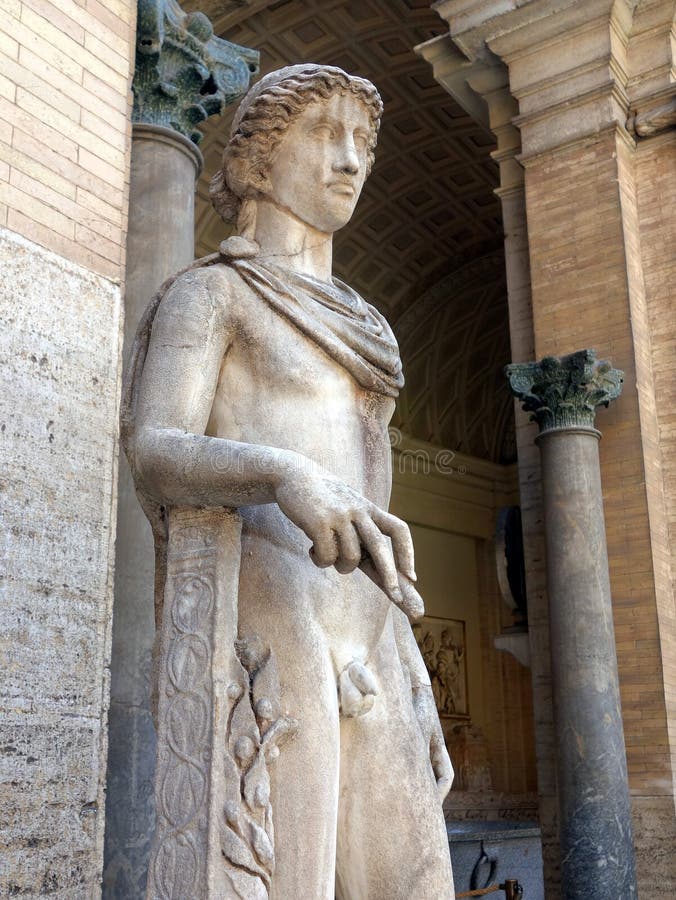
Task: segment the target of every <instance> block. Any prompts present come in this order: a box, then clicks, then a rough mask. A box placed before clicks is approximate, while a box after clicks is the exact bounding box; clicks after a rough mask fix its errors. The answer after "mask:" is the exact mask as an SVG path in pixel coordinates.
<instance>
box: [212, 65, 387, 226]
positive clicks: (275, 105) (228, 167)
mask: <svg viewBox="0 0 676 900" xmlns="http://www.w3.org/2000/svg"><path fill="white" fill-rule="evenodd" d="M336 92H339V93H343V94H354V95H355V96H356V97H358V98H359V99H360V100H361V101H362V102H363V103H364V106H365V107H366V110H367V112H368V115H369V121H370V125H371V128H370V132H369V140H368V155H367V164H366V166H367V168H366V173H367V175H368V173H369V172H370V170H371V166H372V165H373V159H374V151H375V147H376V142H377V139H378V129H379V127H380V117H381V115H382V112H383V104H382V101H381V99H380V95H379V93H378V91H377V90H376V88H375V86H374V85H373V84H371V82H370V81H367V80H366V79H365V78H358V77H356V76H354V75H348V74H347V73H346V72H344V71H343V70H342V69H338V68H336V67H334V66H318V65H309V64H308V65H300V66H289V67H287V68H285V69H279V70H278V71H276V72H271V73H270V74H269V75H266V76H265V78H263V79H261V81H259V82H258V83H257V84H256V85H254V87H253V88H252V89H251V90H250V91H249V93H248V94H247V95H246V96H245V97H244V99H243V100H242V102H241V104H240V107H239V109H238V111H237V114H236V115H235V119H234V121H233V124H232V130H231V134H230V140H229V142H228V144H227V146H226V148H225V150H224V152H223V162H222V165H221V168H220V169H219V171H218V172H217V173H216V174H215V175H214V177H213V178H212V179H211V185H210V188H209V195H210V197H211V202H212V204H213V206H214V209H215V210H216V212H217V213H218V214H219V215H220V216H221V218H222V219H223V220H224V221H225V222H229V223H232V222H235V223H236V229H237V232H238V233H239V234H241V235H244V236H246V237H252V236H253V230H254V227H255V208H256V207H255V202H254V201H255V199H256V197H257V196H258V195H259V192H258V190H257V189H256V183H258V184H261V183H262V182H263V181H264V179H265V178H266V176H267V171H268V168H269V166H270V164H271V163H272V162H273V160H274V158H275V154H276V151H277V149H278V147H279V145H280V142H281V140H282V137H283V135H284V132H285V131H286V129H287V128H288V127H289V125H291V123H292V122H293V120H294V119H295V118H296V116H298V115H299V114H300V113H301V112H303V110H304V109H305V107H306V106H307V104H308V103H312V102H313V101H316V100H326V99H328V98H329V97H330V96H331V95H332V94H334V93H336Z"/></svg>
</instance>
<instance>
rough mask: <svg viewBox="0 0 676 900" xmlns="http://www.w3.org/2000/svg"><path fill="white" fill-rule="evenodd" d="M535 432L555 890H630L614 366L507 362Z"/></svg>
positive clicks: (611, 897) (604, 897)
mask: <svg viewBox="0 0 676 900" xmlns="http://www.w3.org/2000/svg"><path fill="white" fill-rule="evenodd" d="M507 375H508V378H509V382H510V385H511V388H512V391H513V393H514V394H515V395H516V396H517V397H518V398H519V399H520V400H521V401H522V403H523V406H524V409H525V410H526V411H529V412H532V413H533V418H534V419H535V420H536V421H537V422H538V425H539V428H540V433H539V435H538V437H537V439H536V441H537V443H538V445H539V447H540V451H541V456H542V488H543V500H544V510H545V539H546V554H547V592H548V596H549V617H550V640H551V656H552V686H553V694H554V715H555V725H556V734H557V770H558V788H559V807H560V835H561V855H562V879H561V881H562V896H563V897H564V900H619V898H622V900H629V898H632V897H636V896H637V892H636V876H635V872H634V848H633V836H632V827H631V808H630V803H629V789H628V780H627V764H626V757H625V747H624V733H623V730H622V711H621V708H620V695H619V685H618V674H617V657H616V652H615V636H614V628H613V610H612V603H611V598H610V581H609V575H608V554H607V550H606V536H605V526H604V516H603V494H602V490H601V475H600V466H599V452H598V441H599V438H600V436H601V435H600V432H598V431H597V430H596V429H595V428H594V415H595V410H596V407H597V406H599V405H600V404H604V405H606V406H607V405H608V403H609V402H610V401H611V400H614V399H615V398H616V397H618V396H619V394H620V391H621V386H622V372H620V371H618V370H617V369H612V368H611V366H610V364H609V363H607V362H600V361H597V360H596V356H595V354H594V352H593V351H591V350H581V351H579V352H578V353H573V354H571V355H570V356H563V357H546V358H545V359H543V360H542V361H541V362H539V363H521V364H513V365H510V366H508V367H507Z"/></svg>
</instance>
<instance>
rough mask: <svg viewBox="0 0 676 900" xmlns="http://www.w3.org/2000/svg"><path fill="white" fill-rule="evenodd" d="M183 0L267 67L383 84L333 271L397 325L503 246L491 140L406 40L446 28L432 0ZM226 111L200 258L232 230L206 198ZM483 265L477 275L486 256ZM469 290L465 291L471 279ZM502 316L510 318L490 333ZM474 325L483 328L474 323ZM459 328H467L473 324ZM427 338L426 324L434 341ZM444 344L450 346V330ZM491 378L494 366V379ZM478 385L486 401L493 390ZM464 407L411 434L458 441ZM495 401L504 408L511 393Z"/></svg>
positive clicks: (472, 446)
mask: <svg viewBox="0 0 676 900" xmlns="http://www.w3.org/2000/svg"><path fill="white" fill-rule="evenodd" d="M183 5H184V7H185V8H186V9H197V8H199V9H201V10H202V11H203V12H205V13H206V14H207V15H208V16H209V17H210V19H211V21H212V22H213V24H214V30H215V31H216V33H217V34H219V35H220V36H221V37H224V38H227V39H228V40H231V41H234V42H235V43H238V44H243V45H244V46H247V47H251V48H254V49H256V50H259V51H260V54H261V73H262V74H265V73H267V72H269V71H271V70H273V69H276V68H279V67H280V66H283V65H289V64H293V63H298V62H320V63H328V64H331V65H337V66H340V67H341V68H343V69H345V70H346V71H348V72H352V73H355V74H358V75H363V76H365V77H366V78H369V79H370V80H371V81H373V82H374V83H375V84H376V86H377V87H378V90H379V91H380V93H381V96H382V98H383V102H384V106H385V113H384V117H383V123H382V127H381V132H380V139H379V143H378V148H377V150H376V163H375V166H374V168H373V172H372V173H371V176H370V178H369V180H368V182H367V183H366V186H365V188H364V191H363V194H362V197H361V200H360V202H359V205H358V207H357V211H356V213H355V216H354V218H353V219H352V221H351V223H350V224H349V225H348V226H347V227H346V228H345V229H344V230H343V231H342V232H339V233H338V234H337V235H336V237H335V241H334V248H335V249H334V269H335V272H336V274H337V275H338V276H339V277H341V278H342V279H343V280H345V281H347V282H348V283H349V284H351V285H352V286H353V287H354V288H356V289H357V290H358V291H359V292H360V293H361V294H362V295H363V296H364V297H365V298H366V299H368V300H369V301H370V302H372V303H374V304H375V305H376V306H377V307H379V308H380V309H381V310H382V311H383V312H384V313H385V314H386V315H387V316H388V317H389V319H390V321H391V322H392V323H393V325H394V328H395V332H397V331H398V330H399V329H398V325H397V322H398V320H399V321H400V322H403V321H406V322H410V321H411V319H410V314H411V312H412V311H413V310H414V308H415V305H416V303H417V302H418V301H419V299H420V298H421V297H422V296H423V294H425V292H426V291H428V290H429V289H431V288H432V287H433V286H434V285H437V284H438V283H439V282H441V281H442V279H443V283H444V285H446V289H447V290H450V291H451V292H452V290H453V287H452V285H453V279H452V278H450V279H449V278H448V276H449V275H451V273H453V272H454V271H456V270H459V269H461V268H463V267H465V266H466V264H467V263H468V262H471V261H473V260H477V259H479V258H482V257H486V256H487V254H492V253H493V252H494V251H496V250H498V249H499V248H500V247H501V246H502V228H501V220H500V211H499V203H498V201H497V198H496V197H495V195H494V193H493V189H494V188H495V186H496V184H497V168H496V166H495V165H494V163H493V162H492V160H491V159H490V151H491V150H492V149H493V146H494V144H493V141H492V139H491V136H490V135H489V134H487V133H486V132H484V131H483V130H482V129H481V128H480V127H479V126H478V125H476V123H474V122H473V121H472V120H471V119H470V118H469V116H467V114H466V113H465V112H464V111H463V110H462V109H461V108H460V107H459V106H458V105H457V104H456V103H455V102H454V101H453V100H452V98H451V97H450V96H449V95H448V94H447V93H446V92H445V91H444V89H443V88H442V87H440V86H439V85H438V84H437V83H436V82H435V81H434V79H433V77H432V72H431V69H430V67H429V65H428V64H427V63H426V62H425V61H424V60H422V59H420V58H419V57H418V56H417V55H416V54H415V53H414V52H413V49H412V48H413V47H414V46H415V45H416V44H418V43H421V42H422V41H425V40H427V39H429V38H431V37H434V36H435V35H438V34H442V33H443V32H444V30H445V28H444V23H443V22H442V21H441V19H440V18H439V16H437V14H436V13H435V12H434V11H433V10H431V9H430V3H429V0H276V2H264V0H258V2H257V0H249V2H247V0H244V2H241V0H206V3H205V2H201V3H195V2H194V0H190V2H186V3H184V4H183ZM231 116H232V111H229V114H226V115H225V116H222V117H221V118H220V119H215V120H210V121H208V122H207V123H205V124H204V125H203V126H201V128H202V130H203V131H204V132H205V137H204V140H203V142H202V144H201V148H202V151H203V153H204V157H205V171H204V173H203V175H202V177H201V179H200V182H199V186H198V202H197V209H196V244H197V246H196V249H197V253H198V255H203V254H206V253H209V252H212V251H213V250H214V249H215V248H216V247H217V246H218V244H219V242H220V241H221V240H222V239H223V237H224V235H225V233H226V226H224V224H223V223H222V222H221V220H220V219H219V218H218V217H217V216H216V214H215V213H214V211H213V210H212V209H211V206H210V204H209V201H208V182H209V178H210V177H211V175H212V174H213V173H214V171H216V169H217V168H218V166H219V164H220V159H221V154H222V152H223V147H224V143H225V140H226V139H227V135H228V133H229V129H230V118H231ZM476 271H477V278H479V279H481V278H482V274H481V272H482V267H481V265H479V266H478V268H477V269H476ZM494 277H495V267H494V266H487V267H486V269H485V278H488V279H490V278H494ZM501 284H502V282H501ZM501 291H502V293H501ZM463 293H464V295H465V296H466V297H468V299H469V294H471V292H469V294H468V292H467V287H466V285H464V287H463ZM493 295H494V296H495V301H494V304H493V306H494V305H495V304H497V306H498V309H497V310H496V309H495V308H491V309H489V310H485V311H484V313H481V311H480V310H477V315H482V314H488V315H490V329H489V330H490V332H491V333H495V334H496V338H499V340H500V344H501V347H502V349H501V350H499V351H498V350H497V348H493V349H494V351H495V352H493V351H491V352H489V353H488V355H487V358H486V363H487V365H490V366H492V367H494V366H495V364H496V363H497V364H498V365H499V366H500V367H501V366H502V365H503V364H504V363H506V362H508V358H506V357H505V358H504V359H503V358H502V357H503V356H505V352H506V351H505V350H504V348H505V347H506V346H507V344H506V340H505V336H506V335H507V308H506V301H505V298H504V285H503V286H502V288H501V289H500V288H498V289H496V290H493V291H492V296H493ZM451 299H452V298H451V297H449V301H450V300H451ZM446 312H447V311H445V309H444V304H443V303H442V304H441V305H440V309H439V313H438V317H437V318H435V317H434V316H432V317H431V318H429V317H428V319H427V322H428V325H427V328H428V331H429V330H430V329H431V330H432V332H434V330H435V329H437V328H441V327H442V323H443V328H451V329H452V327H453V325H452V322H448V316H447V314H446ZM465 312H467V313H469V312H470V311H469V310H465ZM496 316H497V320H498V321H499V322H502V323H503V326H504V327H502V328H501V327H497V328H496V325H495V322H496ZM477 331H478V332H479V333H483V331H485V330H482V328H481V324H480V323H477ZM463 334H464V335H465V337H466V336H467V331H466V330H465V331H463ZM398 337H399V338H400V342H401V343H402V351H403V361H404V366H405V371H406V364H407V359H406V354H407V353H410V354H413V355H414V356H415V354H416V348H415V347H411V346H409V345H410V341H409V340H408V339H407V336H406V335H401V334H399V335H398ZM429 338H430V335H429V333H428V334H427V336H426V342H427V343H429ZM458 340H460V335H458ZM444 342H445V344H446V346H448V335H445V336H444ZM471 352H472V347H469V346H467V347H457V346H456V348H455V351H454V354H453V356H454V358H456V357H457V358H458V359H460V358H461V357H462V356H463V353H464V354H466V353H471ZM496 356H497V357H500V359H497V360H496V358H495V357H496ZM489 360H490V361H489ZM494 375H495V373H494V372H492V371H491V372H490V373H489V372H487V373H486V377H487V379H488V381H490V383H491V384H494V383H495V378H494ZM488 381H487V384H488ZM427 387H429V386H427ZM422 389H424V385H423V384H422V383H421V390H422ZM484 394H485V396H486V398H487V402H488V404H489V406H490V404H491V402H492V401H491V395H490V392H484ZM408 400H409V402H414V403H415V404H416V408H418V407H419V406H420V405H422V406H424V405H425V402H426V401H425V399H424V397H421V398H419V399H418V400H412V399H411V397H410V395H409V397H408ZM463 402H464V400H463V398H462V397H457V398H456V399H454V400H453V401H452V402H450V404H449V403H447V404H445V405H444V409H445V413H444V420H445V421H446V422H447V423H448V427H444V426H443V425H442V424H441V423H440V422H436V423H434V425H433V426H432V425H430V423H431V421H432V412H431V411H430V410H428V412H427V414H422V415H416V416H414V417H413V419H412V420H411V423H410V430H411V433H413V434H414V436H417V437H420V438H423V439H425V440H434V441H435V442H436V443H443V444H446V445H447V446H449V447H450V448H451V449H454V450H458V449H461V447H460V445H459V442H458V424H457V423H458V422H459V421H460V420H461V419H466V416H454V414H453V405H454V404H460V405H462V404H463ZM501 403H502V406H503V407H504V396H503V397H502V398H501ZM458 411H459V412H460V409H459V408H458ZM494 412H495V410H492V409H487V410H486V415H487V416H488V421H492V422H493V423H494V424H493V425H492V426H487V427H493V428H497V427H502V425H498V423H497V418H500V419H502V418H504V417H496V416H495V415H494ZM425 423H427V424H425ZM480 431H481V429H479V430H478V431H477V432H476V433H477V434H478V433H479V432H480ZM484 432H485V429H484ZM461 443H462V449H463V450H465V452H470V453H475V454H476V455H480V456H484V457H486V456H489V457H492V458H496V459H499V458H500V455H501V454H500V453H499V452H498V451H497V450H496V449H495V448H499V447H502V446H503V443H504V441H503V440H502V437H501V436H500V435H492V436H491V437H490V438H489V439H488V440H486V439H485V436H484V439H482V440H481V441H479V442H478V443H477V441H475V440H473V438H472V437H471V436H470V435H465V437H464V439H463V441H461ZM489 446H490V448H492V449H490V450H489V449H488V448H489Z"/></svg>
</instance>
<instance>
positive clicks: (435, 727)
mask: <svg viewBox="0 0 676 900" xmlns="http://www.w3.org/2000/svg"><path fill="white" fill-rule="evenodd" d="M413 708H414V709H415V714H416V716H417V718H418V724H419V725H420V730H421V731H422V733H423V737H424V738H425V742H426V744H427V746H428V747H429V753H430V762H431V763H432V771H433V772H434V777H435V778H436V781H437V792H438V794H439V799H440V801H441V802H442V803H443V801H444V798H445V797H446V794H448V792H449V791H450V789H451V785H452V784H453V766H452V765H451V758H450V756H449V755H448V750H446V741H445V740H444V734H443V732H442V730H441V723H440V722H439V714H438V712H437V707H436V703H435V702H434V696H433V694H432V688H431V686H430V685H428V684H423V685H420V686H419V687H414V688H413Z"/></svg>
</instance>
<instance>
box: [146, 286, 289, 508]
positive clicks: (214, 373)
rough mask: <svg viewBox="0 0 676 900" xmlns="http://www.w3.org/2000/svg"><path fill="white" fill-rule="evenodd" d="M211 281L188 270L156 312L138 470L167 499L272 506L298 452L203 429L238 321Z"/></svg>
mask: <svg viewBox="0 0 676 900" xmlns="http://www.w3.org/2000/svg"><path fill="white" fill-rule="evenodd" d="M210 280H211V278H210V273H207V272H205V271H203V270H202V271H197V272H194V273H193V272H188V273H186V274H185V275H182V276H181V277H180V278H179V279H178V280H177V281H176V282H175V283H174V284H173V285H172V287H171V288H170V289H169V290H168V292H167V294H166V295H165V296H164V298H163V299H162V301H161V303H160V306H159V309H158V310H157V313H156V315H155V319H154V322H153V327H152V334H151V337H150V343H149V346H148V353H147V356H146V360H145V364H144V367H143V373H142V376H141V384H140V386H139V394H138V405H137V412H136V422H135V429H134V435H133V443H132V449H133V452H134V454H135V463H136V469H137V471H138V474H139V476H140V478H141V480H142V483H143V488H144V490H146V491H147V492H148V493H149V494H150V495H151V496H153V497H154V498H155V499H156V500H158V501H159V502H161V503H163V504H167V505H186V506H232V507H238V506H246V505H250V504H258V503H272V502H274V500H275V492H276V489H277V486H278V485H279V483H280V481H281V480H283V479H284V478H286V477H289V476H290V475H291V472H292V471H293V468H294V466H296V467H297V466H298V465H299V463H300V459H299V454H296V453H293V452H291V451H287V450H279V449H276V448H272V447H263V446H258V445H255V446H254V445H251V444H246V443H240V442H238V441H229V440H224V439H222V438H217V437H209V436H207V435H205V433H204V432H205V430H206V427H207V423H208V421H209V416H210V413H211V408H212V405H213V400H214V395H215V392H216V388H217V385H218V378H219V372H220V369H221V365H222V364H223V360H224V357H225V356H226V355H227V352H228V350H229V348H230V346H231V344H232V341H233V338H234V335H235V330H236V326H237V323H236V320H235V318H234V316H233V315H232V312H231V311H230V310H229V305H228V303H227V300H226V301H225V302H224V299H223V298H222V297H220V298H219V297H218V296H216V295H215V292H214V294H213V295H212V292H211V291H210V290H209V282H210Z"/></svg>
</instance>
